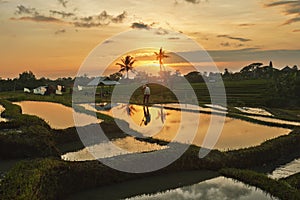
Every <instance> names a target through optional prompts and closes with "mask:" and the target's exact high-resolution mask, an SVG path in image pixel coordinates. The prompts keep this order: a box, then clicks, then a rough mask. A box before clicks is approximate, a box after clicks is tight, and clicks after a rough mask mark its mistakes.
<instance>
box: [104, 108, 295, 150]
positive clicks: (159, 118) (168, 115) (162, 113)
mask: <svg viewBox="0 0 300 200" xmlns="http://www.w3.org/2000/svg"><path fill="white" fill-rule="evenodd" d="M179 106H180V105H179ZM128 107H129V108H131V110H133V111H131V112H129V113H130V114H129V113H128V111H127V110H126V109H128ZM163 107H164V106H163V105H159V106H158V105H156V106H154V107H149V108H148V109H149V114H150V115H151V121H150V123H147V126H145V125H143V126H141V125H140V124H141V121H143V120H144V119H145V112H144V107H143V106H138V105H132V106H128V105H122V104H120V105H118V106H116V107H113V108H112V109H111V110H110V111H101V112H102V113H104V114H108V115H111V116H113V117H115V118H119V119H122V120H124V121H127V122H128V123H129V124H130V128H132V129H133V130H136V131H138V132H140V133H142V134H143V135H144V136H147V137H150V136H151V137H154V138H158V139H163V140H167V141H171V140H173V139H174V138H175V136H176V135H177V132H178V130H181V131H183V134H181V135H183V136H182V137H181V138H180V139H178V138H177V139H178V140H176V141H178V142H181V143H189V142H191V141H187V140H186V138H188V137H187V136H188V134H190V133H191V132H192V131H194V128H192V127H195V123H197V121H196V120H195V119H197V118H198V117H199V115H200V121H199V123H200V126H199V127H198V130H197V135H196V137H195V138H194V140H193V141H192V143H193V144H195V145H197V146H202V143H203V140H204V137H205V136H206V133H207V131H208V128H209V125H210V122H211V115H209V114H199V113H197V112H188V114H186V112H187V111H177V110H165V109H164V108H163ZM183 108H184V105H183ZM146 111H147V109H146ZM124 113H127V114H126V115H124ZM182 113H185V115H184V116H185V122H186V123H184V124H181V121H182V119H181V117H182ZM215 117H216V119H217V120H216V121H217V123H218V122H219V121H221V116H215ZM219 118H220V120H218V119H219ZM192 129H193V130H192ZM289 132H290V130H289V129H284V128H277V127H268V126H263V125H259V124H253V123H250V122H246V121H242V120H238V119H233V118H229V117H226V120H225V124H224V128H223V130H222V133H221V136H220V138H219V140H218V142H217V144H216V146H215V149H219V150H228V149H239V148H244V147H250V146H255V145H259V144H261V143H262V142H264V141H266V140H268V139H271V138H275V137H278V136H281V135H285V134H288V133H289ZM185 136H186V137H185Z"/></svg>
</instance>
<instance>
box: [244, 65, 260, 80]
mask: <svg viewBox="0 0 300 200" xmlns="http://www.w3.org/2000/svg"><path fill="white" fill-rule="evenodd" d="M262 65H263V63H252V64H250V65H248V66H246V67H244V68H242V69H241V71H240V73H241V74H242V76H243V77H244V78H255V77H257V76H258V75H257V72H258V68H259V67H260V66H262Z"/></svg>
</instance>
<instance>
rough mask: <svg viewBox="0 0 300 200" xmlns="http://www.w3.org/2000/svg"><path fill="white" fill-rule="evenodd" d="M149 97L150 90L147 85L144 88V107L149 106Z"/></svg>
mask: <svg viewBox="0 0 300 200" xmlns="http://www.w3.org/2000/svg"><path fill="white" fill-rule="evenodd" d="M149 97H150V88H149V86H148V85H145V86H144V101H143V102H144V105H148V104H149Z"/></svg>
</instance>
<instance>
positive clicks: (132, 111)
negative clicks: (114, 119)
mask: <svg viewBox="0 0 300 200" xmlns="http://www.w3.org/2000/svg"><path fill="white" fill-rule="evenodd" d="M124 108H125V111H126V114H127V115H128V116H132V115H134V114H135V113H136V109H135V107H134V106H133V105H129V104H126V105H123V106H121V107H120V108H119V109H124Z"/></svg>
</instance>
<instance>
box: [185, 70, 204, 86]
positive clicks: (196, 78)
mask: <svg viewBox="0 0 300 200" xmlns="http://www.w3.org/2000/svg"><path fill="white" fill-rule="evenodd" d="M184 77H185V78H186V80H187V81H189V82H190V83H200V82H204V79H203V77H202V75H201V74H200V73H199V72H198V71H193V72H190V73H188V74H186V75H185V76H184Z"/></svg>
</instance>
